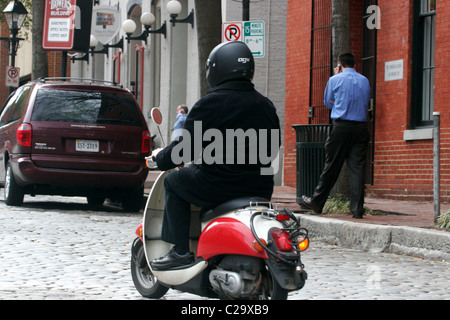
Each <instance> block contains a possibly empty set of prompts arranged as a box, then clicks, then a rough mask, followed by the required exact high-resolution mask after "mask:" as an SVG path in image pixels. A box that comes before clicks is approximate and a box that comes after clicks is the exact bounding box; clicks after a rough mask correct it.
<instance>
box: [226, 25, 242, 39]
mask: <svg viewBox="0 0 450 320" xmlns="http://www.w3.org/2000/svg"><path fill="white" fill-rule="evenodd" d="M222 30H223V32H222V42H230V41H242V22H224V23H223V27H222Z"/></svg>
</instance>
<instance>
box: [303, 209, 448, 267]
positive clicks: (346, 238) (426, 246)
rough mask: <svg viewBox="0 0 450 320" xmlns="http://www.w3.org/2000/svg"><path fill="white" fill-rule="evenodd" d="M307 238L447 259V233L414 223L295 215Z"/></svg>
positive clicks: (375, 249) (368, 249) (364, 248)
mask: <svg viewBox="0 0 450 320" xmlns="http://www.w3.org/2000/svg"><path fill="white" fill-rule="evenodd" d="M298 217H299V218H300V221H301V225H302V227H305V228H306V229H308V231H309V234H310V237H311V238H318V239H321V240H323V241H325V242H327V243H330V244H335V245H339V246H342V247H345V248H351V249H359V250H366V251H369V252H391V253H396V254H404V255H408V256H414V257H420V258H425V259H432V260H443V261H450V234H449V233H447V232H443V231H439V230H427V229H422V228H414V227H398V226H385V225H374V224H367V223H359V222H349V221H342V220H338V219H329V218H324V217H317V216H306V215H298Z"/></svg>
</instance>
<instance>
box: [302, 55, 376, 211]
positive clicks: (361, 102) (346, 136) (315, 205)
mask: <svg viewBox="0 0 450 320" xmlns="http://www.w3.org/2000/svg"><path fill="white" fill-rule="evenodd" d="M338 62H339V64H338V66H337V67H336V68H335V70H334V71H335V75H334V76H332V77H331V78H330V79H329V80H328V83H327V86H326V88H325V94H324V104H325V106H326V107H327V108H329V109H331V115H330V117H331V119H332V120H333V127H332V129H331V132H330V134H329V136H328V138H327V141H326V143H325V166H324V169H323V171H322V174H321V176H320V180H319V184H318V185H317V187H316V189H315V191H314V194H313V196H312V198H310V197H307V196H305V195H304V196H303V197H302V199H303V202H304V204H305V205H306V206H308V207H309V208H311V209H313V210H314V212H316V213H322V209H323V207H324V205H325V202H326V201H327V199H328V197H329V195H330V192H331V189H332V188H333V186H334V184H335V183H336V181H337V179H338V177H339V174H340V172H341V169H342V166H343V165H344V162H345V161H347V166H348V170H349V178H350V190H351V196H350V211H351V213H352V215H353V217H354V218H362V217H363V213H364V176H365V164H366V154H367V146H368V142H369V132H368V129H367V113H368V104H369V98H370V85H369V80H367V78H366V77H364V76H363V75H361V74H359V73H358V72H356V70H355V69H354V67H355V57H354V56H353V54H351V53H344V54H341V55H339V58H338Z"/></svg>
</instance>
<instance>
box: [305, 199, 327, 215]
mask: <svg viewBox="0 0 450 320" xmlns="http://www.w3.org/2000/svg"><path fill="white" fill-rule="evenodd" d="M302 200H303V204H304V205H305V206H307V207H308V208H310V209H312V210H313V211H314V212H315V213H317V214H321V213H322V208H320V207H319V206H318V205H316V204H315V203H314V202H313V201H312V199H311V198H310V197H307V196H302Z"/></svg>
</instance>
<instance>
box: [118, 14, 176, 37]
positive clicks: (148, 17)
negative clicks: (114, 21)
mask: <svg viewBox="0 0 450 320" xmlns="http://www.w3.org/2000/svg"><path fill="white" fill-rule="evenodd" d="M154 22H155V16H154V15H153V14H152V13H151V12H144V13H143V14H142V15H141V23H142V25H143V26H144V30H143V31H142V33H141V34H140V35H138V36H136V37H132V36H131V35H132V34H133V32H134V31H136V23H135V22H134V21H133V20H131V19H127V20H125V21H124V22H123V23H122V30H123V31H124V32H125V33H126V34H127V37H126V39H127V40H128V42H130V41H131V40H142V41H145V43H146V44H147V38H148V36H149V34H151V33H161V34H163V35H164V38H166V33H167V32H166V30H167V28H166V22H165V21H164V23H163V24H162V25H161V27H159V28H158V29H156V30H150V28H151V25H152V24H153V23H154Z"/></svg>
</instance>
